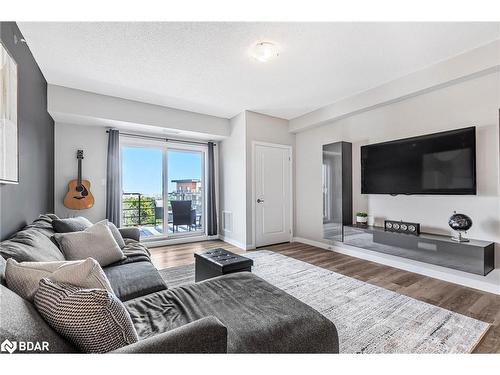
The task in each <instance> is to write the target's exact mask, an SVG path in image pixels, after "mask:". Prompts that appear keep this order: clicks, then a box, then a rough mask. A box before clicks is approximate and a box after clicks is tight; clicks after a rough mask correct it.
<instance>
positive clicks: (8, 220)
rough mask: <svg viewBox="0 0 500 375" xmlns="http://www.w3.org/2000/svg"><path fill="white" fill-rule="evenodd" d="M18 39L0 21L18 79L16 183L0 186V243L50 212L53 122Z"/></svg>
mask: <svg viewBox="0 0 500 375" xmlns="http://www.w3.org/2000/svg"><path fill="white" fill-rule="evenodd" d="M14 35H16V36H17V38H18V43H17V44H16V43H15V41H14V39H15V38H14ZM21 38H22V34H21V32H20V31H19V28H18V27H17V25H16V23H15V22H0V39H1V41H2V44H3V45H4V46H5V47H6V48H7V49H8V50H9V52H10V53H11V55H12V56H13V57H14V59H15V60H16V62H17V66H18V76H19V82H18V90H19V93H18V126H19V184H17V185H3V184H0V239H2V240H3V239H6V238H8V237H10V236H11V235H12V234H13V233H14V232H16V231H17V230H19V229H21V228H22V227H23V226H24V225H26V224H27V223H30V222H31V221H33V219H35V218H37V217H38V215H39V214H41V213H46V212H53V211H54V121H53V120H52V117H50V115H49V113H48V112H47V81H46V80H45V78H44V76H43V74H42V72H41V71H40V68H39V67H38V65H37V63H36V61H35V59H34V58H33V55H32V54H31V52H30V50H29V48H28V45H27V44H26V43H23V42H21V41H20V39H21Z"/></svg>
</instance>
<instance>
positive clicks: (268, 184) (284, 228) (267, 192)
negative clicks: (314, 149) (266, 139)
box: [254, 144, 291, 246]
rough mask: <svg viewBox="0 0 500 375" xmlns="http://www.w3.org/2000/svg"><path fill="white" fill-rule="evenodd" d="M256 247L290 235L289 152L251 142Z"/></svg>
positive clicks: (278, 240) (287, 149)
mask: <svg viewBox="0 0 500 375" xmlns="http://www.w3.org/2000/svg"><path fill="white" fill-rule="evenodd" d="M254 152H255V155H254V157H255V159H254V160H255V190H254V191H255V203H254V204H255V241H256V246H265V245H271V244H275V243H280V242H288V241H290V237H291V223H290V212H291V199H290V198H291V187H290V185H291V173H290V169H291V168H290V166H291V151H290V148H289V147H286V146H279V145H276V146H274V145H261V144H255V148H254Z"/></svg>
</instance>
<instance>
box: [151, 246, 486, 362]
mask: <svg viewBox="0 0 500 375" xmlns="http://www.w3.org/2000/svg"><path fill="white" fill-rule="evenodd" d="M245 256H246V257H248V258H252V259H253V260H254V267H253V269H252V271H253V273H254V274H256V275H257V276H259V277H261V278H263V279H264V280H266V281H267V282H269V283H271V284H273V285H275V286H277V287H278V288H280V289H282V290H284V291H286V292H287V293H288V294H290V295H292V296H294V297H295V298H297V299H299V300H301V301H302V302H304V303H306V304H308V305H309V306H311V307H313V308H314V309H316V310H317V311H319V312H320V313H321V314H323V315H324V316H326V317H327V318H328V319H330V320H331V321H332V322H334V323H335V325H336V327H337V330H338V333H339V341H340V352H341V353H470V352H471V351H472V350H473V349H474V347H475V346H476V345H477V344H478V343H479V342H480V340H481V338H482V337H483V336H484V334H485V333H486V332H487V331H488V329H489V327H490V325H489V324H488V323H485V322H482V321H479V320H476V319H473V318H469V317H467V316H464V315H461V314H458V313H454V312H452V311H448V310H445V309H442V308H440V307H437V306H434V305H430V304H428V303H425V302H420V301H417V300H415V299H413V298H410V297H407V296H404V295H401V294H398V293H395V292H392V291H389V290H386V289H383V288H380V287H377V286H374V285H371V284H368V283H365V282H363V281H360V280H356V279H353V278H351V277H347V276H343V275H341V274H338V273H336V272H332V271H329V270H327V269H324V268H320V267H316V266H313V265H311V264H309V263H305V262H302V261H299V260H296V259H293V258H290V257H287V256H284V255H281V254H277V253H273V252H271V251H267V250H261V251H255V252H250V253H246V254H245ZM160 273H161V274H162V277H163V278H164V279H165V281H166V282H167V284H168V285H169V287H170V288H172V287H175V286H180V285H182V284H186V283H192V282H194V265H189V266H181V267H174V268H167V269H164V270H161V271H160Z"/></svg>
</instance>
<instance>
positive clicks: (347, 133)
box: [295, 72, 500, 267]
mask: <svg viewBox="0 0 500 375" xmlns="http://www.w3.org/2000/svg"><path fill="white" fill-rule="evenodd" d="M499 83H500V73H498V72H495V73H491V74H488V75H484V76H481V77H478V78H474V79H470V80H467V81H463V82H459V83H456V84H454V85H451V86H448V87H445V88H441V89H438V90H435V91H432V92H428V93H425V94H422V95H419V96H416V97H412V98H410V99H406V100H403V101H400V102H397V103H393V104H390V105H387V106H384V107H380V108H376V109H373V110H371V111H367V112H363V113H360V114H357V115H354V116H351V117H348V118H344V119H342V120H339V121H336V122H333V123H329V124H326V125H322V126H320V127H317V128H313V129H310V130H306V131H304V132H301V133H298V134H297V136H296V181H297V182H296V191H295V194H296V214H295V219H296V228H295V232H296V236H297V237H302V238H306V239H309V240H314V241H323V240H322V236H323V234H322V215H321V210H322V194H321V157H322V156H321V150H322V147H321V146H322V145H323V144H327V143H331V142H337V141H342V140H343V141H349V142H352V143H353V211H354V212H356V211H359V210H367V211H368V213H369V215H371V216H373V217H374V218H375V222H376V224H377V225H380V224H381V223H382V221H383V219H384V218H390V219H403V220H408V221H415V222H419V223H421V224H422V231H424V232H433V233H443V234H449V233H450V231H451V230H450V228H449V227H448V224H447V219H448V217H449V216H450V215H451V214H452V212H453V211H454V210H457V211H458V212H463V213H465V214H467V215H469V216H470V217H471V218H472V220H473V221H474V225H473V227H472V228H471V230H470V231H469V233H468V235H469V237H471V238H477V239H482V240H488V241H494V242H496V243H497V244H498V243H499V242H500V199H499V107H500V85H499ZM471 125H475V126H476V127H477V178H478V180H477V187H478V194H477V196H419V195H414V196H396V197H392V196H388V195H361V193H360V178H361V177H360V146H361V145H365V144H369V143H376V142H382V141H387V140H393V139H398V138H404V137H410V136H418V135H423V134H428V133H434V132H439V131H444V130H451V129H457V128H462V127H467V126H471ZM323 242H324V241H323ZM496 263H497V267H498V266H500V252H499V251H498V245H497V253H496Z"/></svg>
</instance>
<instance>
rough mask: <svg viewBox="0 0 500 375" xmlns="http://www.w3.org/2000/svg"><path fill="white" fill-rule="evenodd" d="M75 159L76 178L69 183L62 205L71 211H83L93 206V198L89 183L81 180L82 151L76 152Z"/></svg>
mask: <svg viewBox="0 0 500 375" xmlns="http://www.w3.org/2000/svg"><path fill="white" fill-rule="evenodd" d="M76 158H77V159H78V178H77V179H76V180H71V181H70V182H69V184H68V192H67V193H66V196H65V197H64V205H65V206H66V207H68V208H70V209H72V210H85V209H87V208H90V207H92V206H93V205H94V196H93V195H92V193H91V192H90V182H89V181H88V180H82V160H83V150H78V151H77V153H76Z"/></svg>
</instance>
